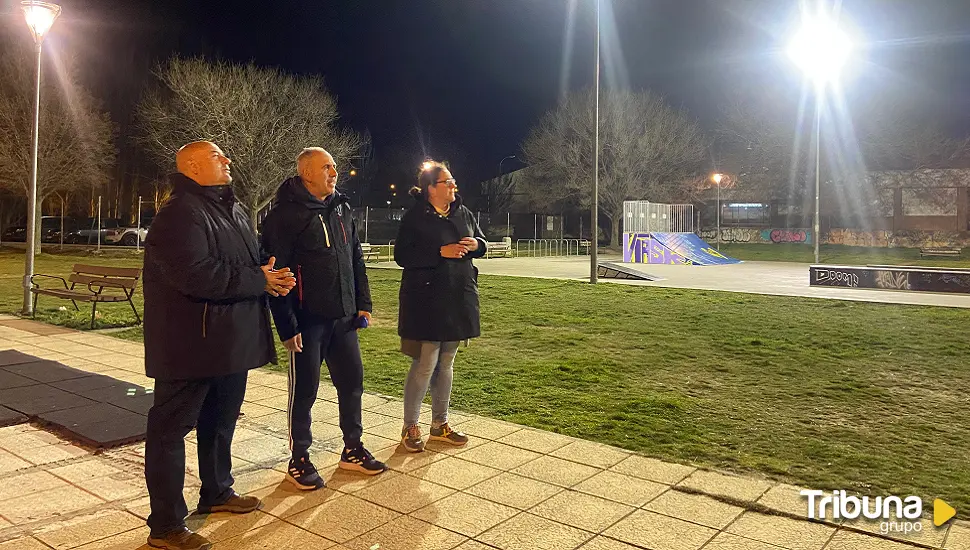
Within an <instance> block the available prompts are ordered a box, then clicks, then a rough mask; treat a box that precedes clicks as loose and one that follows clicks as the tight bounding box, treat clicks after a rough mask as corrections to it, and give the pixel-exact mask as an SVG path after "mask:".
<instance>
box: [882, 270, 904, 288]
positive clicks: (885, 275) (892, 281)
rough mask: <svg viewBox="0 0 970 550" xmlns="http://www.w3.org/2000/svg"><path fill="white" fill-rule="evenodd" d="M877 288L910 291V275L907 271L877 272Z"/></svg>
mask: <svg viewBox="0 0 970 550" xmlns="http://www.w3.org/2000/svg"><path fill="white" fill-rule="evenodd" d="M876 287H877V288H889V289H893V290H909V274H908V273H906V272H905V271H877V272H876Z"/></svg>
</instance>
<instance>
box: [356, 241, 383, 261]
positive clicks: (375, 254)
mask: <svg viewBox="0 0 970 550" xmlns="http://www.w3.org/2000/svg"><path fill="white" fill-rule="evenodd" d="M360 249H361V250H362V251H363V252H364V261H365V262H367V261H370V260H374V259H376V260H377V261H380V260H381V252H380V249H375V248H374V247H373V246H372V245H371V244H370V243H360Z"/></svg>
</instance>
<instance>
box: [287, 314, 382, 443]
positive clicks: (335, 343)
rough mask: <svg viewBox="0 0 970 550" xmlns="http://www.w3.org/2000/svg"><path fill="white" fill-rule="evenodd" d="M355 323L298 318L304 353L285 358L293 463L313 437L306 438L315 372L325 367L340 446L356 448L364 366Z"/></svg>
mask: <svg viewBox="0 0 970 550" xmlns="http://www.w3.org/2000/svg"><path fill="white" fill-rule="evenodd" d="M354 319H355V317H344V318H342V319H326V318H322V317H316V316H312V315H308V314H303V315H301V316H300V318H299V323H300V332H301V334H302V335H303V351H302V352H300V353H290V372H289V379H290V403H289V405H290V406H289V411H288V412H289V421H290V450H291V451H292V452H293V457H294V458H299V457H301V456H306V455H307V454H308V452H309V448H310V444H311V443H312V442H313V435H312V434H311V433H310V421H311V419H310V408H311V407H313V403H314V401H316V399H317V388H319V386H320V366H321V363H323V362H326V363H327V369H328V370H329V371H330V379H331V380H332V381H333V386H334V388H336V390H337V403H338V407H339V410H340V430H341V431H342V432H343V434H344V445H345V446H346V447H347V448H348V449H353V448H355V447H357V446H359V445H360V436H361V434H363V432H364V428H363V426H361V419H360V406H361V405H360V396H361V394H363V393H364V365H363V363H362V362H361V359H360V342H359V341H358V340H357V330H356V329H355V328H354V326H353V325H354Z"/></svg>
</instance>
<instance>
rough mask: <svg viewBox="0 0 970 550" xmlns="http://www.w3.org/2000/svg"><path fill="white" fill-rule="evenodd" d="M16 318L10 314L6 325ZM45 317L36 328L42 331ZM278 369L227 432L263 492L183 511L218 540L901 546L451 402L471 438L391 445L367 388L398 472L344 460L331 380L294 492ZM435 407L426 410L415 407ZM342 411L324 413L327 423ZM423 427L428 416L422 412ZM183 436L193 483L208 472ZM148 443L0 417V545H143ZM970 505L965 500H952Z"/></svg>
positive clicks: (29, 343)
mask: <svg viewBox="0 0 970 550" xmlns="http://www.w3.org/2000/svg"><path fill="white" fill-rule="evenodd" d="M12 326H16V327H17V328H12ZM50 332H52V331H51V330H50V327H46V328H45V326H44V325H36V324H32V323H30V322H23V321H18V322H14V323H9V322H3V321H0V349H17V350H19V351H22V352H24V353H29V354H31V355H35V356H38V357H43V358H47V359H52V360H57V361H60V362H62V363H64V364H66V365H69V366H72V367H75V368H78V369H83V370H87V371H90V372H98V373H102V374H105V375H108V376H112V377H115V378H118V379H121V380H126V381H128V382H132V383H136V384H142V385H145V386H151V380H150V379H148V378H146V377H145V376H144V374H143V373H144V371H143V359H142V357H143V352H142V347H141V346H140V345H138V344H133V343H128V342H123V341H120V340H117V339H114V338H111V337H108V336H103V335H96V334H85V333H79V332H72V331H68V332H63V331H53V332H61V333H59V334H50ZM38 333H43V334H38ZM286 387H287V385H286V378H285V376H283V375H280V374H277V373H272V372H266V371H255V372H253V373H251V375H250V379H249V389H248V391H247V396H246V402H245V404H244V406H243V411H244V412H245V416H244V417H243V418H242V419H241V420H240V422H239V427H238V429H237V431H236V437H235V440H234V442H233V456H234V457H235V458H234V466H235V469H234V472H233V473H234V475H235V477H236V489H237V490H238V491H239V492H243V493H250V494H255V495H258V496H260V497H261V498H262V499H263V501H264V508H263V509H262V510H261V511H259V512H256V513H253V514H247V515H241V516H230V515H226V514H212V515H209V516H191V517H190V519H189V524H190V526H191V527H192V528H193V529H197V530H200V531H201V532H202V533H203V534H205V535H206V536H207V537H209V538H210V539H212V540H213V541H214V542H216V543H217V545H216V548H220V549H233V550H247V549H257V548H260V549H285V548H303V549H316V548H321V549H323V548H332V549H334V550H341V549H352V550H370V549H374V550H377V549H378V548H380V549H383V550H425V549H427V550H447V549H452V548H455V549H459V550H485V549H489V548H500V549H508V550H516V549H523V550H525V549H529V550H532V549H548V550H553V549H564V550H568V549H576V548H582V549H583V550H625V549H634V548H647V549H652V550H694V549H701V548H703V549H705V550H770V549H778V548H787V549H791V550H821V549H825V550H906V549H912V548H914V547H915V546H913V545H911V544H906V543H902V542H894V541H891V540H887V539H885V538H878V537H875V536H870V535H867V534H865V532H866V531H873V530H874V529H877V528H878V525H876V524H860V525H856V526H840V525H835V524H823V523H813V522H808V521H805V520H803V519H799V518H802V517H804V514H805V504H804V500H803V499H802V498H801V497H800V496H799V495H798V489H797V488H795V487H791V486H787V485H781V484H777V483H774V482H771V481H765V480H761V479H754V478H742V477H735V476H729V475H724V474H721V473H717V472H711V471H705V470H699V469H695V468H692V467H688V466H684V465H680V464H670V463H664V462H660V461H657V460H653V459H650V458H645V457H642V456H638V455H636V454H632V453H630V452H627V451H624V450H622V449H617V448H613V447H606V446H603V445H598V444H595V443H591V442H588V441H583V440H578V439H573V438H569V437H565V436H562V435H558V434H554V433H549V432H542V431H537V430H532V429H530V428H526V427H523V426H519V425H515V424H509V423H506V422H500V421H495V420H490V419H487V418H483V417H478V416H473V415H466V414H455V415H454V419H453V420H454V424H456V425H457V426H459V427H460V428H461V429H462V430H463V431H465V432H466V433H468V434H469V435H470V436H471V437H472V441H471V443H470V444H469V446H468V447H466V448H461V449H455V448H445V447H442V446H433V445H431V446H430V448H431V449H432V450H430V451H428V452H425V453H420V454H409V453H404V452H402V451H401V450H400V449H399V448H398V435H399V433H400V426H401V413H402V405H401V402H400V401H398V400H395V399H391V398H388V397H384V396H378V395H372V394H368V395H365V396H364V407H365V409H366V410H365V412H364V418H363V420H364V426H365V428H366V433H365V436H364V442H365V444H366V445H367V446H368V448H370V449H371V450H372V451H374V452H375V454H376V455H377V456H378V457H379V458H381V459H382V460H385V461H387V462H388V464H389V465H390V466H391V468H392V471H389V472H386V473H385V474H382V475H380V476H377V477H363V476H360V475H355V474H348V473H345V472H343V471H341V470H337V469H336V463H337V460H338V458H339V457H338V455H337V454H336V453H335V451H336V450H337V449H339V446H340V443H341V442H340V430H339V428H338V426H337V425H336V424H334V423H332V422H336V419H337V404H336V402H335V400H336V394H335V392H334V391H333V389H332V388H331V387H329V386H327V385H326V384H324V385H322V386H321V389H320V399H319V400H318V402H317V404H316V406H315V408H314V419H315V422H314V425H313V432H314V436H315V437H316V438H317V439H318V440H319V441H320V443H318V444H317V445H316V449H315V452H314V455H313V456H314V461H315V462H316V464H317V466H318V467H319V468H320V469H321V473H322V474H323V475H324V476H325V478H326V479H327V484H328V488H327V489H324V490H320V491H316V492H312V493H299V492H297V491H295V490H294V489H292V488H291V486H290V485H289V484H288V483H286V482H284V481H283V473H284V471H285V468H286V460H287V457H288V452H287V438H286V412H285V408H286V401H287V396H286ZM422 420H423V421H425V422H427V421H428V420H429V419H428V412H427V411H425V414H424V415H423V417H422ZM330 421H332V422H330ZM425 431H427V426H425ZM189 440H190V441H189V442H188V443H187V445H186V446H187V449H186V450H187V454H188V460H187V463H188V465H189V466H188V468H187V473H186V490H185V494H186V500H187V502H188V504H189V507H190V508H191V507H192V506H193V505H194V504H195V502H196V500H197V493H198V487H199V479H198V472H197V471H196V466H195V461H194V460H193V457H194V454H195V446H194V444H193V443H192V441H194V439H193V437H192V436H190V438H189ZM143 468H144V444H136V445H129V446H125V447H121V448H118V449H113V450H110V451H107V452H103V453H99V454H94V453H92V452H91V451H90V450H87V449H84V448H81V447H78V446H75V445H72V444H70V443H67V442H65V441H62V440H61V439H59V438H58V437H56V436H54V435H52V434H50V433H47V432H45V431H43V430H41V429H39V428H38V427H36V426H31V425H21V426H12V427H8V428H3V429H0V550H40V549H51V548H56V549H73V548H79V549H84V550H94V549H118V550H121V549H134V548H148V547H147V546H146V545H145V539H146V537H147V533H148V531H147V528H146V527H145V525H144V518H145V517H146V515H147V514H148V497H147V491H146V489H145V486H144V480H143ZM959 512H960V511H958V513H959ZM922 527H923V530H922V532H921V533H920V534H919V535H917V536H916V537H914V538H912V539H911V540H912V541H915V542H917V543H919V544H920V545H922V546H921V547H924V548H926V547H930V548H941V547H942V548H947V549H950V550H958V549H970V524H967V523H964V522H956V523H954V524H953V525H949V526H945V527H944V528H940V529H937V528H934V527H933V525H932V523H931V522H930V521H929V520H924V521H923V523H922Z"/></svg>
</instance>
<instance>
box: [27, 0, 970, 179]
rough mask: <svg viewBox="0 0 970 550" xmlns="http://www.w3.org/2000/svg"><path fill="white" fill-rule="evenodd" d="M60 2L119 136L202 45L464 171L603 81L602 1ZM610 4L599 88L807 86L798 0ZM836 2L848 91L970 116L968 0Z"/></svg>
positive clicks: (72, 46)
mask: <svg viewBox="0 0 970 550" xmlns="http://www.w3.org/2000/svg"><path fill="white" fill-rule="evenodd" d="M60 3H61V4H62V5H63V6H64V15H63V16H62V18H61V19H60V20H59V21H58V22H57V26H56V28H55V32H54V34H53V35H52V37H51V39H52V42H54V43H55V47H59V48H63V49H69V50H73V51H75V52H77V53H78V55H79V60H80V61H81V66H82V68H83V70H84V72H85V75H84V76H85V81H86V82H88V83H89V85H90V86H91V88H92V89H93V90H94V91H95V93H96V94H97V95H98V96H99V97H100V98H101V99H102V101H103V102H104V103H105V105H106V107H108V108H109V109H110V110H111V111H112V113H113V114H114V115H115V117H116V119H118V121H119V123H120V124H121V128H122V133H125V132H127V131H128V126H127V120H128V118H129V117H130V113H131V106H132V105H133V104H134V102H135V101H137V98H138V94H139V93H140V91H141V88H142V86H143V84H145V83H146V82H147V80H148V79H149V78H150V74H149V71H150V68H151V66H152V64H153V63H155V62H157V61H159V60H162V59H164V58H166V57H168V56H170V55H171V54H173V53H179V54H182V55H199V54H204V55H207V56H209V57H213V58H220V59H225V60H231V61H241V62H246V61H255V62H256V63H257V64H259V65H266V66H279V67H281V68H283V69H284V70H286V71H290V72H296V73H305V74H319V75H323V76H324V78H325V80H326V83H327V86H328V88H329V89H330V90H331V91H332V92H333V93H335V94H336V95H337V96H338V101H339V106H340V110H341V113H342V116H343V121H344V122H345V123H347V124H350V125H351V126H352V127H354V128H355V129H357V130H364V129H368V130H369V131H370V132H371V134H372V137H373V142H374V146H375V154H376V157H377V159H378V162H379V163H380V164H381V165H382V166H384V167H386V166H387V165H393V164H397V165H403V166H407V169H408V170H411V169H413V165H416V163H417V161H418V160H420V159H421V158H423V157H424V156H431V157H434V158H445V159H447V160H449V161H450V162H452V164H453V167H454V169H455V173H456V175H457V176H458V177H459V178H461V179H463V180H465V181H479V180H481V179H485V178H489V177H493V176H494V175H495V174H496V172H497V171H498V163H499V160H500V159H502V157H504V156H506V155H510V154H515V153H517V152H518V149H519V145H520V144H521V142H522V140H523V139H524V138H525V136H526V135H527V133H528V130H529V127H530V126H531V125H532V124H533V123H534V122H535V121H536V120H537V119H538V118H539V117H540V116H541V114H542V113H543V112H545V111H546V110H548V109H550V108H552V107H554V106H555V105H556V102H557V101H558V99H559V97H560V96H561V94H562V93H563V92H564V91H568V90H576V89H580V88H582V87H585V86H590V85H592V82H593V53H592V52H593V30H594V27H593V21H594V19H593V9H592V6H593V1H592V0H576V1H572V2H571V1H570V0H316V1H311V0H278V1H276V2H252V1H250V2H242V1H234V0H225V1H222V2H202V1H198V0H196V1H181V0H62V1H61V2H60ZM9 4H10V7H13V4H14V3H13V2H10V3H9ZM570 6H572V10H571V8H570ZM604 6H605V9H604V20H603V27H602V28H603V41H602V44H603V73H602V74H603V84H604V86H617V85H628V86H632V87H634V88H642V87H649V88H651V89H653V90H655V91H657V92H660V93H662V94H664V95H665V96H666V97H667V98H668V100H669V101H670V102H671V103H673V104H675V105H678V106H682V107H685V108H687V109H689V110H690V112H691V113H692V114H693V116H695V117H696V118H698V119H699V120H700V122H701V124H702V125H703V126H705V127H708V128H709V127H711V126H712V125H713V124H714V123H715V121H716V118H717V114H718V105H719V101H720V100H722V99H723V97H724V95H725V91H727V90H730V89H731V88H732V87H733V86H735V85H737V84H738V83H739V82H740V81H742V80H748V79H764V78H767V79H772V80H782V81H785V82H790V83H791V85H792V89H793V90H795V92H793V93H797V85H798V83H799V81H798V79H799V75H797V74H796V72H795V69H793V67H792V66H791V65H790V64H788V63H787V60H786V59H785V58H784V57H783V56H782V55H781V54H780V53H779V50H780V49H781V48H783V47H784V44H785V39H784V37H785V34H786V32H788V31H790V30H791V29H792V28H793V27H794V23H795V22H796V21H797V15H798V13H797V5H796V4H795V3H794V2H788V1H781V0H777V1H768V0H680V1H675V0H669V1H668V0H613V1H612V4H611V3H610V1H609V0H604ZM843 9H844V12H845V14H846V15H847V16H848V17H849V18H850V19H851V21H852V23H853V24H854V25H855V26H856V27H858V29H859V31H860V33H862V35H863V36H864V37H865V39H866V41H867V43H866V46H865V49H864V51H862V52H861V54H862V57H863V58H864V60H863V61H860V62H859V63H857V64H856V65H855V66H854V67H853V68H852V74H851V75H848V78H847V80H846V90H847V92H848V93H849V94H851V95H853V96H854V97H856V98H863V99H864V98H865V97H866V96H867V95H868V94H872V93H878V91H879V90H880V89H881V88H884V87H897V88H899V89H902V90H904V91H905V92H906V93H908V94H912V95H914V96H917V97H920V98H921V102H922V103H923V104H924V105H925V107H926V108H927V109H928V110H930V111H934V112H936V113H943V114H945V115H946V118H947V120H948V121H949V122H950V123H951V125H952V128H951V129H952V130H953V131H954V132H968V131H970V31H968V29H970V2H967V0H854V1H853V0H846V1H845V2H843ZM570 11H573V17H572V21H573V25H572V32H571V33H570V32H569V31H568V27H569V25H568V24H567V22H568V21H569V20H570V17H569V15H568V14H569V12H570ZM569 34H571V39H570V40H566V37H567V35H569ZM320 145H324V146H326V144H320ZM408 165H411V166H408ZM519 166H521V165H516V164H515V161H506V164H505V169H506V170H509V169H513V168H517V167H519Z"/></svg>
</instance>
